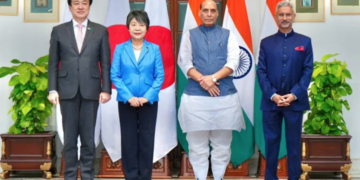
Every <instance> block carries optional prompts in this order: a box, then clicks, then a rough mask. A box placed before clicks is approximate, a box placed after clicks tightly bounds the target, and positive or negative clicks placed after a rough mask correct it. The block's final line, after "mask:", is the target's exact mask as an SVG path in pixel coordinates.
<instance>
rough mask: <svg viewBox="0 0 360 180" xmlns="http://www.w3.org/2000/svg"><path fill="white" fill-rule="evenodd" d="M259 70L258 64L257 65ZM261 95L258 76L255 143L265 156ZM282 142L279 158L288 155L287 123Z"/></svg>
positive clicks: (255, 102)
mask: <svg viewBox="0 0 360 180" xmlns="http://www.w3.org/2000/svg"><path fill="white" fill-rule="evenodd" d="M256 70H257V66H256ZM261 97H262V91H261V89H260V85H259V81H258V78H257V76H256V79H255V97H254V132H255V144H256V145H257V146H258V148H259V149H260V151H261V153H262V154H263V155H264V157H265V138H264V137H265V136H264V128H263V123H262V111H261V110H260V106H261ZM281 137H282V138H281V143H280V152H279V159H281V158H282V157H284V156H286V153H287V152H286V141H285V123H284V122H283V124H282V131H281Z"/></svg>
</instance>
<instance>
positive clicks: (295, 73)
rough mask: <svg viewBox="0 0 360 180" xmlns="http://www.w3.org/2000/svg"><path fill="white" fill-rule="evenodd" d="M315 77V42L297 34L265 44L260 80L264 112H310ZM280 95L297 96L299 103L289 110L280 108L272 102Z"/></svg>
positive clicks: (276, 37)
mask: <svg viewBox="0 0 360 180" xmlns="http://www.w3.org/2000/svg"><path fill="white" fill-rule="evenodd" d="M312 73H313V51H312V45H311V39H310V38H309V37H307V36H304V35H301V34H298V33H295V32H294V31H291V33H289V34H287V35H285V34H284V33H281V32H280V31H279V32H278V33H276V34H274V35H271V36H269V37H267V38H265V39H263V40H262V41H261V44H260V54H259V62H258V70H257V75H258V80H259V84H260V88H261V90H262V92H263V95H262V100H261V109H262V110H266V111H271V110H294V111H304V110H308V109H309V108H310V107H309V97H308V87H309V84H310V80H311V76H312ZM274 93H277V94H279V95H285V94H289V93H293V94H294V95H295V96H296V98H297V100H295V101H294V102H292V103H291V105H290V106H288V107H278V106H277V105H276V103H275V102H273V101H271V99H270V98H271V96H272V95H273V94H274Z"/></svg>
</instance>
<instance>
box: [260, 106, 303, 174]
mask: <svg viewBox="0 0 360 180" xmlns="http://www.w3.org/2000/svg"><path fill="white" fill-rule="evenodd" d="M283 118H285V136H286V149H287V163H288V172H289V178H288V179H289V180H299V179H300V173H301V156H300V154H301V152H300V150H301V130H302V119H303V112H302V111H264V112H263V125H264V135H265V151H266V152H265V154H266V171H265V180H278V177H277V166H278V156H279V150H280V140H281V127H282V122H283Z"/></svg>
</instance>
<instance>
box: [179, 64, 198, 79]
mask: <svg viewBox="0 0 360 180" xmlns="http://www.w3.org/2000/svg"><path fill="white" fill-rule="evenodd" d="M191 68H194V69H195V67H194V66H193V65H188V66H184V67H182V68H181V70H182V71H183V73H184V75H185V76H186V78H188V72H189V70H190V69H191Z"/></svg>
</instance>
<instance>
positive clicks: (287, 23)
mask: <svg viewBox="0 0 360 180" xmlns="http://www.w3.org/2000/svg"><path fill="white" fill-rule="evenodd" d="M279 26H280V27H281V28H289V27H290V26H291V22H290V21H282V22H281V23H280V24H279Z"/></svg>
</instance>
